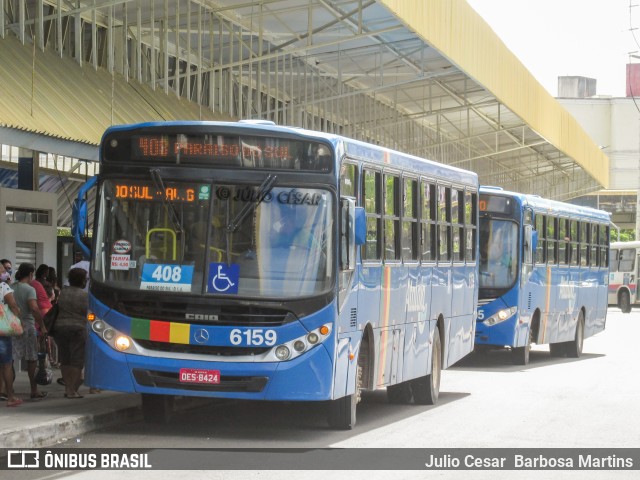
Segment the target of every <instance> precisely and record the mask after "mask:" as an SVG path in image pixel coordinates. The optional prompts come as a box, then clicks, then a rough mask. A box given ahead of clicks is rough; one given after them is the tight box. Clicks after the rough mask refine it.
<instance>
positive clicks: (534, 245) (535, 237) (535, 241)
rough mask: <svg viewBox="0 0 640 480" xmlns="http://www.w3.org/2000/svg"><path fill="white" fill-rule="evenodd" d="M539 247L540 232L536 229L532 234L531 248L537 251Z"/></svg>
mask: <svg viewBox="0 0 640 480" xmlns="http://www.w3.org/2000/svg"><path fill="white" fill-rule="evenodd" d="M537 249H538V232H537V231H535V230H534V231H533V233H532V235H531V250H532V251H534V252H535V251H536V250H537Z"/></svg>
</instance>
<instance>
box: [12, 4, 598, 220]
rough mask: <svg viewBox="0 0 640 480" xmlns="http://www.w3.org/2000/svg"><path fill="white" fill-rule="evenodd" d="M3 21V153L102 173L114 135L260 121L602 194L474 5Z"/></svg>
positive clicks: (74, 9) (498, 178)
mask: <svg viewBox="0 0 640 480" xmlns="http://www.w3.org/2000/svg"><path fill="white" fill-rule="evenodd" d="M3 5H4V7H5V8H3V9H0V37H1V39H0V61H1V62H2V63H3V65H4V67H5V71H8V72H12V75H8V76H7V77H6V78H5V79H3V85H2V87H0V142H2V143H8V142H7V140H12V139H15V138H18V140H19V141H23V140H24V141H25V142H26V140H25V139H24V138H23V137H24V136H25V135H26V136H33V135H37V136H38V138H41V139H42V138H44V139H45V140H47V139H48V140H51V145H52V146H51V149H50V150H47V151H48V152H50V153H58V154H61V155H73V153H71V152H73V151H78V150H82V151H83V152H85V153H83V154H82V155H83V156H84V157H85V158H88V159H95V153H96V151H97V150H96V147H97V144H98V142H99V140H100V136H101V133H102V132H103V131H104V129H105V128H106V127H108V126H110V125H112V124H119V123H133V122H140V121H150V120H176V119H207V120H209V119H240V118H264V119H270V120H274V121H275V122H276V123H278V124H283V125H293V126H301V127H305V128H309V129H316V130H322V131H327V132H334V133H340V134H343V135H345V136H349V137H353V138H356V139H359V140H363V141H367V142H372V143H376V144H380V145H384V146H387V147H389V148H393V149H397V150H401V151H404V152H407V153H411V154H414V155H418V156H423V157H426V158H429V159H432V160H436V161H439V162H443V163H446V164H451V165H456V166H458V167H461V168H465V169H469V170H473V171H475V172H477V173H478V174H479V176H480V181H481V183H482V184H487V185H498V186H503V187H505V188H508V189H511V190H515V191H521V192H525V193H537V194H540V195H542V196H546V197H550V198H555V199H568V198H571V197H575V196H578V195H580V194H583V193H588V192H590V191H594V190H597V189H599V188H602V187H605V188H606V187H607V186H608V174H609V164H608V159H607V157H606V156H605V155H604V154H603V153H602V152H601V151H600V149H599V148H598V146H597V145H595V144H594V142H593V141H592V140H591V139H590V138H589V137H588V136H587V135H586V133H585V132H584V131H583V130H582V129H581V128H580V126H579V125H578V124H577V122H576V121H575V120H574V119H573V117H571V116H570V115H569V114H568V113H567V112H566V111H565V110H564V109H563V108H562V107H561V106H560V105H559V104H558V102H556V100H555V99H553V98H552V97H551V96H550V95H549V94H548V93H547V92H546V91H545V90H544V89H543V88H542V86H541V85H540V84H539V83H538V82H537V81H536V80H535V79H534V78H533V77H532V76H531V74H530V73H529V72H528V71H527V70H526V68H525V67H524V66H523V65H522V63H521V62H520V61H519V60H518V59H517V58H516V57H515V56H514V55H513V54H512V53H511V52H510V51H509V50H508V48H507V46H505V45H504V44H503V43H502V41H501V40H500V39H499V38H498V37H497V36H496V35H495V33H494V32H493V31H492V30H491V28H490V27H489V26H488V25H487V24H486V23H485V22H484V21H483V20H482V19H481V18H480V17H479V16H478V15H477V14H476V13H475V11H474V10H473V9H472V8H471V7H470V6H469V5H468V4H467V3H466V1H465V0H257V1H248V0H215V1H214V0H78V1H73V2H70V1H66V0H3ZM17 133H20V134H21V135H16V134H17ZM54 141H55V142H54ZM45 143H46V142H45ZM54 143H55V144H54ZM11 144H12V145H16V146H22V147H25V146H28V145H21V144H16V143H11ZM70 146H72V147H75V149H74V148H71V147H70ZM37 148H39V149H44V148H46V147H42V146H38V147H37ZM87 149H88V150H89V153H86V152H87ZM43 151H45V150H43ZM91 152H93V153H91ZM91 155H93V156H91ZM4 167H5V168H12V167H11V165H7V164H6V163H5V164H4ZM45 170H46V168H45ZM45 173H46V172H45ZM50 173H52V174H53V173H55V172H50ZM65 203H66V200H65ZM59 218H61V219H62V220H63V221H65V220H64V219H66V218H68V217H67V216H66V215H64V214H63V215H59Z"/></svg>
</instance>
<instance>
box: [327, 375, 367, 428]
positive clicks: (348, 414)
mask: <svg viewBox="0 0 640 480" xmlns="http://www.w3.org/2000/svg"><path fill="white" fill-rule="evenodd" d="M356 368H357V371H356V391H355V393H353V394H351V395H346V396H344V397H342V398H338V399H336V400H331V402H330V403H329V426H330V427H331V428H333V429H335V430H351V429H352V428H353V427H355V425H356V407H357V405H358V402H359V401H360V389H361V386H362V367H361V366H360V365H358V366H357V367H356Z"/></svg>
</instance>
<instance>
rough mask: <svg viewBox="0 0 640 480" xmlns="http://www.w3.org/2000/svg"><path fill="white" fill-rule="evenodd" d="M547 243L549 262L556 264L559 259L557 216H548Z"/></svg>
mask: <svg viewBox="0 0 640 480" xmlns="http://www.w3.org/2000/svg"><path fill="white" fill-rule="evenodd" d="M546 219H547V222H546V231H547V232H546V233H547V234H546V235H545V238H546V242H545V243H546V244H547V264H555V263H558V259H557V257H556V246H557V241H556V239H557V236H556V234H557V229H556V223H557V221H558V219H557V218H554V217H546Z"/></svg>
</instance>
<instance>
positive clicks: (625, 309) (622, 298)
mask: <svg viewBox="0 0 640 480" xmlns="http://www.w3.org/2000/svg"><path fill="white" fill-rule="evenodd" d="M618 307H620V310H622V313H630V312H631V298H630V297H629V292H627V291H626V290H622V291H621V292H620V294H619V295H618Z"/></svg>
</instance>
